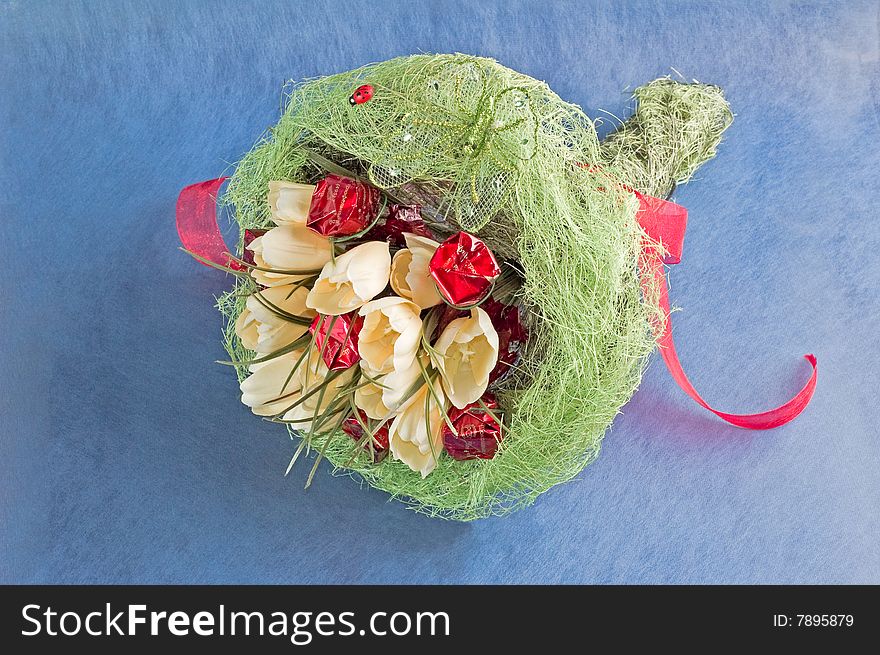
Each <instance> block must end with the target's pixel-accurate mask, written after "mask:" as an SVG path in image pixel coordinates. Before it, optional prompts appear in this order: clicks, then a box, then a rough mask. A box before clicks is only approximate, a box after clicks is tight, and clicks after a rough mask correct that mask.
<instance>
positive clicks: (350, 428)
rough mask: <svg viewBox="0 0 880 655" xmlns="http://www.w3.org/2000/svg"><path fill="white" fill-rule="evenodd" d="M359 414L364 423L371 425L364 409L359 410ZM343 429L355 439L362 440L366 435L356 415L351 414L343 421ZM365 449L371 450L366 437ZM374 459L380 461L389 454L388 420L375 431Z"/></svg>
mask: <svg viewBox="0 0 880 655" xmlns="http://www.w3.org/2000/svg"><path fill="white" fill-rule="evenodd" d="M358 415H359V416H360V418H361V421H362V422H363V423H364V425H370V419H369V418H368V417H367V415H366V414H365V413H364V411H363V410H362V409H359V410H358ZM342 431H343V432H345V434H347V435H348V436H349V437H351V438H352V439H354V440H355V441H360V440H361V439H363V437H364V428H363V427H362V426H361V423H360V422H359V421H358V420H357V418H356V417H354V416H349V417H348V418H347V419H345V421H343V422H342ZM363 447H364V450H366V451H368V452H369V451H370V442H369V440H367V439H364V445H363ZM372 452H373V461H374V462H380V461H382V460H383V459H385V456H386V455H387V454H388V422H387V421H386V422H385V423H383V424H382V425H381V426H380V427H379V429H378V430H375V431H374V432H373V448H372Z"/></svg>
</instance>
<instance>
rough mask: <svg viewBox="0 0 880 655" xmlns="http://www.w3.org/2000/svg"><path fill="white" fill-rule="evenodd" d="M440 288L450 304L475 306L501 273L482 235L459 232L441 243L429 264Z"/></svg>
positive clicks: (441, 293)
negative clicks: (482, 239) (479, 237)
mask: <svg viewBox="0 0 880 655" xmlns="http://www.w3.org/2000/svg"><path fill="white" fill-rule="evenodd" d="M429 271H430V273H431V277H432V278H433V279H434V283H435V284H436V285H437V291H439V292H440V295H441V296H443V299H444V300H445V301H446V302H448V303H449V304H450V305H455V306H456V307H472V306H473V305H476V304H477V303H479V302H480V301H481V300H483V299H484V298H485V297H486V296H487V295H488V294H489V293H490V292H491V291H492V283H493V282H494V281H495V279H496V278H497V277H498V276H499V275H500V274H501V269H500V268H498V262H497V261H495V256H494V255H493V254H492V251H491V250H489V248H488V247H487V246H486V244H485V243H483V242H482V241H481V240H480V239H478V238H477V237H475V236H474V235H472V234H468V233H467V232H459V233H458V234H455V235H453V236H451V237H449V238H448V239H447V240H446V241H444V242H443V243H441V244H440V247H439V248H437V251H436V252H435V253H434V256H433V257H431V263H430V265H429Z"/></svg>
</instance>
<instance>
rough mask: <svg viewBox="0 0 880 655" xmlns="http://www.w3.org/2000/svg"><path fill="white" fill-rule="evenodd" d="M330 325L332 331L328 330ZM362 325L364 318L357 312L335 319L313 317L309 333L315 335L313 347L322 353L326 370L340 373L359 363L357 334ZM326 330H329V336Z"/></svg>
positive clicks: (322, 316)
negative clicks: (331, 325)
mask: <svg viewBox="0 0 880 655" xmlns="http://www.w3.org/2000/svg"><path fill="white" fill-rule="evenodd" d="M334 318H335V320H334ZM331 323H332V324H333V329H332V330H330V324H331ZM319 324H320V327H319ZM363 325H364V317H363V316H359V315H358V313H357V312H350V313H348V314H343V315H342V316H336V317H333V316H324V315H323V314H318V315H317V316H316V317H315V320H313V321H312V324H311V325H310V326H309V332H311V333H312V334H314V335H315V347H316V348H318V350H319V351H320V352H321V353H322V355H323V357H324V363H325V364H327V368H328V369H330V370H331V371H341V370H344V369H347V368H351V367H352V366H354V365H355V364H357V363H358V361H360V358H361V356H360V353H359V352H358V333H359V332H360V331H361V328H362V327H363ZM316 330H317V332H316ZM328 330H330V334H329V336H328V334H327V331H328Z"/></svg>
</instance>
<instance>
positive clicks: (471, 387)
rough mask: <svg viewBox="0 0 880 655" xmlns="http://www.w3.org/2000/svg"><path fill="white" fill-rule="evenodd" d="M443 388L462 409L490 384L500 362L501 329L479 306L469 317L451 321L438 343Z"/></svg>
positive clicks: (435, 348) (436, 346)
mask: <svg viewBox="0 0 880 655" xmlns="http://www.w3.org/2000/svg"><path fill="white" fill-rule="evenodd" d="M434 350H435V351H436V352H437V354H438V357H437V361H436V366H437V368H438V369H439V370H440V376H441V378H442V380H443V388H444V390H445V391H446V394H447V396H448V398H449V402H451V403H452V404H453V405H455V406H456V407H457V408H459V409H463V408H464V407H465V406H466V405H468V404H470V403H472V402H475V401H477V400H478V399H479V398H480V397H481V396H482V395H483V394H484V393H485V391H486V388H487V387H488V386H489V374H490V373H491V372H492V369H494V368H495V365H496V364H497V362H498V333H497V332H496V331H495V327H494V326H493V325H492V320H491V319H490V318H489V315H488V314H487V313H486V312H485V311H484V310H482V309H480V308H479V307H474V308H473V309H471V315H470V316H469V317H463V318H457V319H455V320H454V321H451V322H450V323H449V325H448V326H447V327H446V329H445V330H443V333H442V334H441V335H440V337H439V338H438V339H437V342H436V343H435V344H434Z"/></svg>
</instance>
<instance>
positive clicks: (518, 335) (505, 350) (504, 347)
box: [480, 298, 529, 384]
mask: <svg viewBox="0 0 880 655" xmlns="http://www.w3.org/2000/svg"><path fill="white" fill-rule="evenodd" d="M480 307H482V308H483V309H484V310H485V311H486V313H487V314H488V315H489V318H490V319H492V326H493V327H494V328H495V331H496V332H497V333H498V363H497V364H496V365H495V368H494V369H492V372H491V373H490V374H489V384H492V383H493V382H495V381H496V380H500V379H501V378H503V377H504V376H505V375H507V374H508V373H509V372H510V371H511V369H512V368H513V367H514V366H516V363H517V362H518V361H519V358H520V353H521V352H522V349H523V346H525V343H526V341H527V340H528V338H529V333H528V330H526V328H525V326H524V325H523V324H522V321H520V318H519V307H517V306H516V305H505V304H504V303H501V302H498V301H497V300H495V299H494V298H489V299H488V300H486V302H484V303H483V304H482V305H480Z"/></svg>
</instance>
